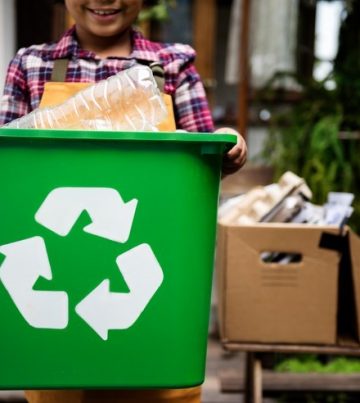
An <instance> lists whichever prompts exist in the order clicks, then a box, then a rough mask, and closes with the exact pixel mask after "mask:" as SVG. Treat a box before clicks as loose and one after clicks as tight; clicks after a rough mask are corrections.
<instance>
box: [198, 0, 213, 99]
mask: <svg viewBox="0 0 360 403" xmlns="http://www.w3.org/2000/svg"><path fill="white" fill-rule="evenodd" d="M193 16H194V17H193V27H194V28H193V37H194V48H195V49H196V53H197V56H196V60H195V64H196V68H197V70H198V72H199V74H200V76H201V79H202V81H203V83H204V87H205V89H206V93H207V97H208V101H209V104H210V105H212V103H213V93H212V92H213V89H214V85H215V79H214V77H215V70H214V69H215V67H214V66H215V50H216V47H215V35H216V0H195V1H194V3H193Z"/></svg>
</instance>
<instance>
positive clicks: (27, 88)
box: [0, 0, 247, 403]
mask: <svg viewBox="0 0 360 403" xmlns="http://www.w3.org/2000/svg"><path fill="white" fill-rule="evenodd" d="M65 4H66V7H67V9H68V11H69V13H70V15H71V16H72V17H73V19H74V20H75V23H76V25H75V26H74V27H73V28H71V29H70V30H69V31H67V32H65V34H64V35H63V37H62V38H61V39H60V40H59V41H58V42H57V43H53V44H43V45H34V46H30V47H29V48H27V49H21V50H19V52H18V53H17V54H16V56H15V57H14V59H13V60H12V61H11V63H10V66H9V69H8V73H7V78H6V83H5V90H4V95H3V97H2V100H1V106H0V126H1V125H3V124H5V123H7V122H9V121H11V120H13V119H15V118H18V117H20V116H23V115H25V114H27V113H29V112H30V111H32V110H33V109H35V108H37V107H38V106H39V104H40V101H41V98H42V96H43V92H44V85H45V82H48V81H50V80H51V77H52V75H53V70H54V64H56V63H55V62H56V61H58V60H66V63H65V66H66V67H65V71H64V72H63V75H64V80H63V81H66V82H97V81H99V80H102V79H105V78H107V77H109V76H111V75H113V74H116V73H117V72H119V71H121V70H123V69H127V68H129V67H131V66H133V65H134V64H136V63H141V64H151V63H152V62H157V63H160V64H161V65H162V67H163V69H164V75H165V85H164V91H165V93H167V94H169V95H171V97H172V100H173V106H174V114H175V120H176V126H177V128H178V129H183V130H187V131H192V132H213V131H214V127H213V123H212V119H211V115H210V111H209V108H208V104H207V101H206V97H205V91H204V88H203V85H202V83H201V81H200V77H199V75H198V73H197V71H196V69H195V67H194V65H193V62H194V58H195V52H194V50H193V49H192V48H191V47H189V46H187V45H180V44H161V43H155V42H151V41H148V40H146V39H145V38H144V37H143V36H142V35H141V34H140V33H139V32H138V31H136V30H135V29H134V28H133V24H134V22H135V21H136V19H137V16H138V14H139V12H140V10H141V8H142V6H143V1H142V0H65ZM221 130H222V131H226V132H229V131H230V130H231V129H230V130H229V129H221ZM246 154H247V149H246V144H245V141H244V139H243V138H242V137H241V136H240V135H238V142H237V144H236V146H234V147H233V148H232V149H231V150H230V151H229V152H228V153H227V154H226V155H224V160H223V167H222V170H223V174H224V175H226V174H229V173H233V172H235V171H237V170H238V169H239V168H241V166H242V165H243V164H244V163H245V160H246ZM199 390H200V389H199V388H191V389H186V390H183V391H182V390H177V391H171V390H167V391H148V392H146V391H144V392H140V391H133V392H130V391H127V392H126V391H124V392H122V391H108V392H107V391H86V392H85V391H62V392H61V391H49V392H46V391H42V392H37V391H33V392H28V393H27V397H28V400H29V401H30V402H39V403H45V402H48V401H49V402H50V401H51V402H52V403H57V402H61V401H66V402H80V401H84V402H90V401H91V402H100V401H101V402H106V401H108V402H117V401H118V402H130V401H132V402H133V401H139V402H142V401H151V402H153V403H157V402H165V401H172V402H174V403H175V402H178V403H180V402H188V403H190V402H191V403H195V402H200V392H199ZM136 399H138V400H136Z"/></svg>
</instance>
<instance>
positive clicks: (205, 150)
mask: <svg viewBox="0 0 360 403" xmlns="http://www.w3.org/2000/svg"><path fill="white" fill-rule="evenodd" d="M234 145H235V144H231V143H220V144H219V143H204V144H201V148H200V153H201V155H209V154H210V155H212V154H225V153H226V152H227V151H229V150H230V149H231V148H232V147H233V146H234Z"/></svg>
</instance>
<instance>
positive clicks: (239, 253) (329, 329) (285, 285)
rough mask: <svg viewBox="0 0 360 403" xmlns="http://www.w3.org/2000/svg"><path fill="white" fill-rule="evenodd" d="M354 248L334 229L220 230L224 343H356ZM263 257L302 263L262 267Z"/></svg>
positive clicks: (359, 298) (359, 263)
mask: <svg viewBox="0 0 360 403" xmlns="http://www.w3.org/2000/svg"><path fill="white" fill-rule="evenodd" d="M359 246H360V241H359V238H357V237H356V235H355V234H353V233H352V232H351V231H350V230H348V229H346V230H345V233H343V234H340V230H339V229H338V228H336V227H320V226H312V225H301V224H282V223H279V224H277V223H271V224H256V225H253V226H229V225H222V224H219V231H218V250H217V275H218V277H217V286H218V298H219V306H218V307H219V324H220V333H221V337H222V341H223V342H224V343H229V342H260V343H261V342H262V343H300V344H335V343H336V342H337V339H338V336H339V333H344V334H345V333H346V334H351V336H352V337H355V338H356V339H357V340H359V334H360V321H359V320H358V318H359V314H360V277H359V276H360V273H359V270H360V247H359ZM263 252H286V253H298V254H300V261H299V262H296V263H290V264H277V263H266V262H264V261H263V260H262V258H261V256H262V255H261V254H262V253H263ZM339 274H340V276H339ZM339 282H340V283H341V284H340V283H339ZM338 290H340V292H339V291H338ZM354 325H355V326H354Z"/></svg>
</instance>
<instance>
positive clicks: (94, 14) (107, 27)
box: [65, 0, 143, 39]
mask: <svg viewBox="0 0 360 403" xmlns="http://www.w3.org/2000/svg"><path fill="white" fill-rule="evenodd" d="M142 3H143V1H142V0H65V4H66V7H67V9H68V11H69V13H70V15H71V16H72V17H73V19H74V20H75V22H76V25H77V30H78V31H79V30H80V32H81V34H85V35H87V36H89V35H90V36H94V37H104V38H106V37H114V36H117V35H119V34H121V33H123V32H124V31H126V30H127V29H128V28H129V27H130V26H131V25H132V24H133V23H134V22H135V20H136V18H137V16H138V14H139V12H140V10H141V7H142ZM94 39H95V38H94Z"/></svg>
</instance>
